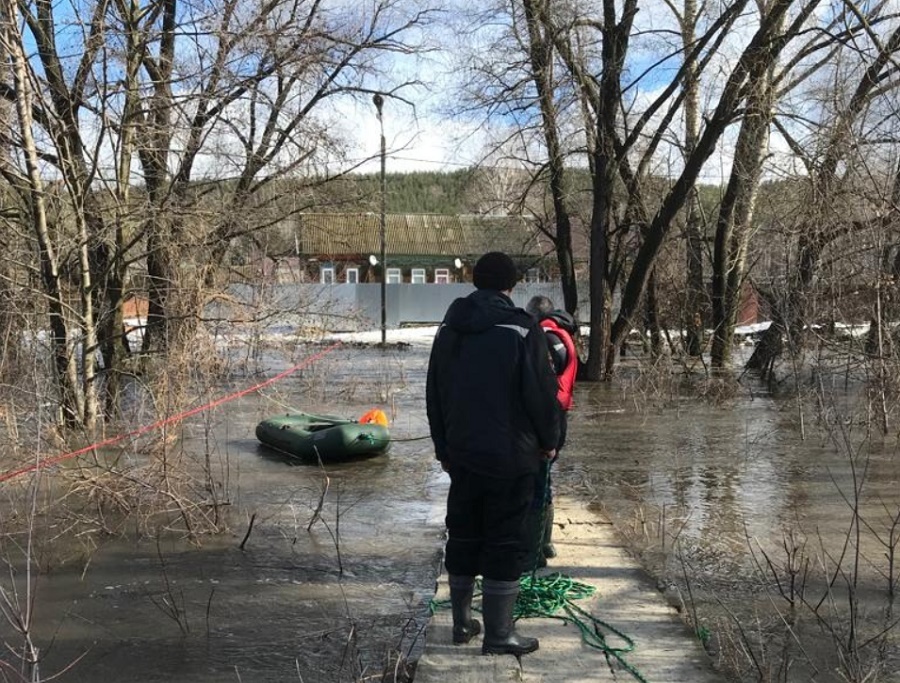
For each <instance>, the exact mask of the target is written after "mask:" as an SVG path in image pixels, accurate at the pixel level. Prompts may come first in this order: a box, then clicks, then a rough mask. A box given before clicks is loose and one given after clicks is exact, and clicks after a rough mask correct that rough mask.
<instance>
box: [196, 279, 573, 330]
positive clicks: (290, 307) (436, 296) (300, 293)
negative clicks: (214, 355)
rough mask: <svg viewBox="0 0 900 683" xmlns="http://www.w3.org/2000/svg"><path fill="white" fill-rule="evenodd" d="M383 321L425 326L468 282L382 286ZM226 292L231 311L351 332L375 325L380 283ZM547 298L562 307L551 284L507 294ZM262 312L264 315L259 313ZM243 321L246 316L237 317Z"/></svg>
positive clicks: (220, 312) (518, 298) (520, 301)
mask: <svg viewBox="0 0 900 683" xmlns="http://www.w3.org/2000/svg"><path fill="white" fill-rule="evenodd" d="M384 289H385V319H386V323H387V327H388V328H391V329H395V328H398V327H402V326H404V325H427V324H436V323H439V322H440V321H441V320H442V319H443V317H444V313H445V312H446V310H447V307H448V306H449V305H450V303H451V302H452V301H453V300H454V299H456V298H458V297H463V296H466V295H468V294H469V293H470V292H472V291H473V290H474V287H473V286H472V285H471V284H446V285H436V284H388V285H385V288H384ZM587 289H588V288H587V283H580V284H579V286H578V291H579V296H581V297H583V298H582V299H581V300H580V305H579V307H578V308H579V317H580V318H581V319H582V321H586V320H587V317H588V315H589V312H590V302H589V301H588V300H587V298H586V295H587ZM229 294H230V296H231V298H232V303H231V304H230V305H229V308H233V307H234V303H235V302H240V303H242V304H243V305H244V307H245V309H246V310H248V311H256V312H260V313H259V318H260V319H263V318H264V317H268V318H269V319H275V318H278V317H281V318H284V316H289V317H290V318H291V319H292V321H291V322H290V323H287V324H291V325H293V324H302V322H301V321H299V320H297V319H296V318H297V316H300V317H301V318H303V319H304V320H305V321H306V324H314V325H317V326H322V327H324V328H325V329H328V330H329V331H332V332H340V331H356V330H362V329H372V328H378V327H380V326H381V285H380V284H334V285H321V284H295V285H287V284H280V285H272V286H266V287H263V286H260V287H254V286H250V285H235V286H233V287H232V288H230V291H229ZM538 294H540V295H543V296H547V297H550V299H552V300H553V302H554V303H555V304H556V305H557V306H559V307H562V306H563V297H562V289H561V287H560V286H559V285H558V284H555V283H528V284H526V283H521V284H519V285H517V286H516V288H515V289H514V290H513V293H512V299H513V301H514V302H515V303H516V305H518V306H522V307H524V306H525V304H526V303H527V302H528V300H529V299H531V297H533V296H535V295H538ZM263 312H268V313H263ZM209 313H210V315H214V316H218V317H227V318H230V319H234V318H235V316H234V312H233V310H232V311H226V310H224V309H223V308H222V306H221V305H220V306H217V307H215V308H213V309H211V310H210V311H209ZM243 317H244V318H245V319H246V318H247V317H248V316H247V315H244V316H243Z"/></svg>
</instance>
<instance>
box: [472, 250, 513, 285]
mask: <svg viewBox="0 0 900 683" xmlns="http://www.w3.org/2000/svg"><path fill="white" fill-rule="evenodd" d="M472 281H473V282H474V283H475V286H476V287H477V288H478V289H496V290H497V291H498V292H505V291H507V290H509V289H512V288H513V287H515V285H516V282H518V281H519V272H518V270H516V264H515V263H513V260H512V259H511V258H510V257H509V256H507V255H506V254H504V253H503V252H502V251H489V252H488V253H487V254H485V255H484V256H482V257H481V258H480V259H478V262H477V263H476V264H475V268H474V269H473V270H472Z"/></svg>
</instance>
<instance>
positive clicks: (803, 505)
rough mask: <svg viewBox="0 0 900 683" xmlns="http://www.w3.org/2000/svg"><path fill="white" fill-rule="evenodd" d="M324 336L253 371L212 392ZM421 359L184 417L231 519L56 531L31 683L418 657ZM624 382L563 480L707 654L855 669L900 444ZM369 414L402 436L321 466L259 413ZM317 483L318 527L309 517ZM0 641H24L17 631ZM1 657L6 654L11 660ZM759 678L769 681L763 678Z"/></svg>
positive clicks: (588, 416)
mask: <svg viewBox="0 0 900 683" xmlns="http://www.w3.org/2000/svg"><path fill="white" fill-rule="evenodd" d="M318 350H321V347H318V348H314V349H303V350H300V351H297V352H296V353H295V356H294V359H293V361H292V360H290V359H286V360H283V361H278V362H275V361H271V362H269V364H268V365H262V366H255V365H254V366H253V367H251V368H250V370H253V371H254V372H249V371H248V372H247V373H246V374H245V375H244V376H238V377H237V378H236V379H235V380H233V386H229V387H227V388H226V387H223V388H222V393H223V394H225V393H228V391H229V390H232V391H233V390H240V389H242V388H244V387H246V386H251V385H253V384H255V383H256V382H258V381H260V379H261V378H264V377H267V376H272V375H273V374H275V373H276V372H278V371H280V370H283V369H284V368H286V367H289V366H290V364H291V363H292V362H296V361H297V360H298V359H300V358H303V357H304V355H306V354H310V353H313V352H315V351H318ZM427 356H428V347H427V345H419V346H416V345H414V346H411V347H408V348H397V347H392V348H391V349H388V350H380V349H378V348H373V347H369V348H366V347H359V346H349V345H345V346H343V347H341V348H339V349H337V350H335V351H333V352H330V353H328V354H327V355H326V356H325V357H323V358H322V359H321V360H318V361H316V362H315V363H314V364H312V365H310V366H309V367H305V368H304V369H302V370H300V371H299V372H297V373H295V374H292V375H291V376H289V377H287V378H286V379H284V380H282V381H280V382H278V383H277V384H274V385H272V386H269V387H266V388H264V389H262V390H261V391H260V392H258V393H254V394H248V395H247V396H244V397H242V398H240V399H238V400H235V401H232V402H229V403H227V404H225V405H222V406H220V407H217V408H215V409H214V410H213V411H211V412H210V413H209V414H205V415H204V416H202V418H192V419H191V421H189V422H188V423H187V424H186V425H185V426H184V428H183V429H181V430H180V432H179V436H180V441H179V443H180V445H181V446H180V447H181V448H183V449H184V452H185V453H186V454H187V455H188V456H189V457H193V458H194V459H195V460H196V462H197V463H203V462H205V461H206V458H207V455H208V454H209V453H210V452H212V453H213V461H214V462H215V465H214V469H215V472H216V476H217V478H218V479H219V480H220V481H222V482H223V487H222V488H223V491H222V494H221V498H222V500H227V501H228V502H229V503H230V504H229V505H228V506H227V508H225V509H223V513H222V514H223V515H224V517H225V518H226V519H227V521H228V530H227V531H225V532H224V533H221V534H218V535H210V536H204V537H202V538H200V539H199V540H195V541H192V540H190V539H187V538H185V537H184V534H183V533H177V532H175V531H173V532H172V533H167V534H160V535H159V537H158V538H156V539H154V538H147V537H146V536H143V537H141V538H140V539H138V538H137V536H136V535H134V534H127V535H126V536H124V537H110V538H104V537H103V536H102V534H97V535H96V536H95V540H93V541H92V544H93V545H98V546H99V548H98V549H97V550H93V545H92V546H91V550H90V552H88V551H86V550H84V549H83V548H82V549H81V550H79V547H80V546H79V542H78V541H77V540H72V539H71V538H70V537H67V536H65V535H64V534H63V533H62V530H60V538H61V539H62V540H60V541H59V544H57V545H54V544H53V543H49V544H47V545H46V549H45V550H44V551H42V552H44V553H46V554H47V558H45V559H46V564H47V565H48V566H49V571H48V572H46V573H44V574H42V575H41V576H40V578H39V579H38V580H37V582H36V588H37V591H36V595H35V600H34V604H35V616H34V640H35V642H36V644H37V645H38V646H39V647H40V648H41V652H42V653H43V655H44V659H43V660H42V663H41V669H40V673H41V675H42V676H43V677H44V678H47V677H49V676H51V675H53V674H56V673H58V672H60V671H65V673H63V675H62V676H61V677H60V679H59V680H63V681H83V682H91V683H93V682H99V681H113V680H114V681H124V682H132V681H133V682H138V681H142V682H143V681H185V682H197V683H200V682H204V683H206V682H211V681H301V680H302V681H306V682H307V683H310V682H316V681H322V682H340V681H359V680H382V678H381V676H380V674H381V672H382V671H384V670H389V669H391V668H392V666H393V664H394V663H395V662H396V657H397V653H400V654H401V655H402V656H405V657H409V658H411V659H413V660H414V659H415V658H416V656H418V653H419V652H420V650H421V647H422V628H423V626H424V624H425V622H426V620H427V605H428V601H429V599H430V598H431V596H432V593H433V590H434V583H435V578H436V575H437V572H438V567H439V563H440V557H441V550H442V534H443V504H444V497H445V495H446V486H447V483H448V480H447V478H446V476H445V475H444V474H443V473H442V472H441V471H440V468H439V466H438V465H437V463H436V462H435V461H434V459H433V452H432V448H431V443H430V441H429V440H428V439H427V438H422V437H424V436H425V435H426V434H427V422H426V419H425V411H424V379H425V371H426V366H427ZM257 370H261V371H262V374H260V375H257V374H255V371H257ZM625 384H626V383H624V382H621V383H620V382H610V383H602V384H581V385H579V386H578V387H577V388H576V405H575V408H574V409H573V412H572V413H571V417H570V425H569V442H568V444H567V446H566V448H565V449H564V451H563V453H562V456H561V458H560V460H559V461H558V463H557V465H556V466H555V474H554V488H555V490H556V491H557V493H558V494H569V495H576V496H581V497H583V498H585V499H586V500H590V501H591V502H592V503H593V504H594V505H595V506H596V507H597V509H598V511H602V512H604V513H605V514H607V515H609V516H610V518H611V519H613V521H614V522H615V524H616V528H617V529H618V530H619V531H620V532H621V534H622V536H623V538H625V539H626V540H627V541H628V543H629V545H630V546H631V547H632V548H633V550H634V552H635V553H636V554H637V555H638V556H639V557H640V558H641V559H642V560H643V561H644V562H645V563H646V565H647V566H648V568H650V570H651V571H652V572H653V573H654V574H655V576H657V577H658V579H659V582H660V585H661V586H662V587H668V588H669V592H670V593H675V594H678V592H679V591H680V594H681V595H682V596H688V595H689V596H690V601H691V602H692V603H693V604H694V605H695V606H696V609H697V615H698V617H697V618H698V619H699V621H700V622H701V624H702V625H703V626H704V627H705V628H706V629H707V630H708V631H709V633H710V634H711V636H710V643H711V648H712V649H713V651H714V656H716V657H719V658H720V659H721V658H723V656H724V655H723V654H722V653H723V652H726V651H729V650H728V647H729V646H731V647H734V648H737V649H740V647H741V638H742V637H741V635H740V630H739V629H738V628H737V627H736V626H735V624H736V620H738V619H739V620H742V621H743V624H744V626H745V628H746V630H747V631H749V634H745V636H744V638H746V642H745V643H744V644H745V645H748V644H749V645H750V646H753V647H756V648H758V653H759V654H760V657H761V658H762V659H763V660H764V662H763V663H762V664H760V663H759V662H757V663H756V664H754V663H752V659H751V658H747V657H744V658H743V659H740V658H737V668H738V669H739V670H741V671H743V673H744V680H773V681H774V680H785V681H794V680H796V681H805V680H816V681H839V680H844V678H841V677H840V673H839V671H838V669H839V662H838V661H837V653H839V652H840V649H841V648H840V645H839V643H840V641H842V640H845V639H846V638H847V634H846V628H845V626H846V623H845V620H844V617H843V616H841V615H842V614H843V609H842V608H843V605H844V604H845V603H846V601H847V594H848V593H853V594H855V595H860V596H861V597H862V599H861V601H860V603H859V604H858V609H857V610H856V612H857V614H862V613H864V614H866V615H867V616H869V617H873V616H874V617H877V619H876V621H878V619H882V618H883V614H884V610H885V609H886V608H887V606H888V600H887V597H886V596H887V595H888V591H887V588H888V583H889V582H890V580H891V577H893V579H894V580H896V576H895V574H896V570H892V569H890V566H889V561H890V558H891V557H892V550H891V548H894V547H896V539H895V538H894V536H896V535H897V534H898V531H897V530H896V529H894V527H892V524H893V521H894V520H895V519H896V517H897V514H898V508H900V488H898V486H897V482H898V479H900V461H898V458H897V457H896V448H895V446H896V444H895V443H893V442H889V441H888V442H886V441H885V440H883V439H882V440H874V439H866V438H862V437H861V436H860V433H861V427H858V426H857V425H856V423H855V418H854V417H852V416H851V417H847V420H846V424H844V423H843V422H842V421H841V419H837V418H835V422H836V423H840V424H839V425H838V426H839V427H840V428H839V429H835V428H831V429H825V428H824V426H823V425H821V424H820V425H816V424H815V421H814V419H812V416H811V415H810V416H809V417H808V423H807V424H806V425H805V431H806V434H805V436H806V438H805V439H804V438H801V435H800V430H799V429H798V415H799V413H798V408H797V405H796V403H794V402H791V401H786V400H782V399H775V398H773V397H771V396H769V395H768V394H765V393H760V392H757V391H756V390H754V391H750V390H749V389H741V388H739V389H738V390H737V391H736V393H734V395H733V396H730V397H729V398H728V399H727V400H724V401H719V402H716V401H702V400H698V399H697V398H695V397H687V396H685V397H680V396H678V395H674V394H666V393H664V394H663V395H659V394H646V395H645V394H641V393H639V392H638V393H635V390H634V387H633V386H632V387H631V389H628V388H626V385H625ZM373 407H380V408H383V409H384V410H385V411H386V412H387V413H388V414H389V416H390V417H391V419H392V427H391V429H392V436H393V437H394V438H395V439H396V442H395V443H394V444H393V446H392V448H391V451H390V452H389V454H387V455H385V456H380V457H376V458H372V459H368V460H361V461H357V462H351V463H343V464H340V465H326V467H325V469H324V471H323V470H322V469H320V468H319V467H318V466H315V465H309V464H299V463H296V462H291V461H290V460H287V459H285V458H284V457H282V456H281V455H279V454H277V453H273V452H271V451H269V450H268V449H266V448H265V447H263V446H261V445H260V444H258V443H257V441H256V439H255V437H254V432H253V428H254V426H255V425H256V423H257V422H258V421H259V420H261V419H263V418H264V417H267V416H270V415H273V414H278V413H282V412H289V411H290V409H295V410H305V411H309V412H319V413H329V414H340V415H347V416H350V417H353V416H359V415H361V414H362V413H363V412H365V411H366V410H368V409H369V408H373ZM832 417H834V415H832ZM829 433H830V434H831V436H829ZM326 477H327V493H326V494H325V496H324V502H323V505H322V511H321V520H319V521H317V522H316V523H315V524H313V525H312V528H311V529H310V530H309V531H307V526H308V525H309V524H310V521H311V520H312V519H313V512H314V511H315V510H316V508H317V507H318V506H319V501H320V498H321V497H322V492H323V488H324V487H325V485H326ZM855 492H858V493H855ZM857 498H858V499H859V500H860V501H861V502H860V504H859V505H858V506H857V507H858V509H859V511H860V514H859V516H858V517H857V518H856V520H857V521H859V520H861V521H860V523H858V524H856V525H854V516H853V505H852V501H853V500H855V499H857ZM251 518H252V520H253V525H252V529H251V530H249V533H248V529H249V527H250V520H251ZM173 526H177V525H173ZM894 526H896V525H894ZM857 529H859V533H856V532H857ZM892 529H894V531H893V534H894V536H892V535H891V534H892V531H891V530H892ZM786 537H788V538H791V539H793V540H792V541H791V543H789V544H785V543H784V539H785V538H786ZM848 539H849V540H848ZM242 542H243V543H244V547H243V549H241V547H240V546H241V544H242ZM785 547H787V548H788V550H787V551H786V550H785ZM857 547H858V548H859V553H857V552H856V550H855V549H856V548H857ZM7 553H9V551H8V550H7ZM763 553H765V554H763ZM787 555H790V556H791V557H792V558H793V559H792V561H793V564H792V565H791V566H796V567H799V569H798V570H797V572H795V580H794V586H795V588H794V593H793V594H792V595H793V596H794V597H795V598H796V600H795V603H796V604H797V605H798V606H797V607H796V609H795V611H794V612H793V613H792V615H791V616H790V617H787V616H785V615H787V614H788V611H789V610H788V608H787V605H786V602H785V600H784V599H783V598H782V597H780V591H779V584H778V582H777V581H776V579H775V577H776V576H778V577H780V579H781V580H782V582H783V583H782V588H784V585H785V583H784V582H785V581H786V579H785V577H786V576H787V575H789V574H790V572H788V571H787V568H786V560H785V557H786V556H787ZM766 557H768V558H769V559H768V560H767V559H766ZM63 560H66V561H65V562H64V561H63ZM838 567H840V568H841V569H842V571H843V573H840V572H838V571H836V569H837V568H838ZM772 568H774V572H773V571H772ZM851 570H852V571H851ZM0 583H2V582H0ZM20 585H21V582H20ZM851 589H852V590H851ZM788 593H790V591H788ZM823 596H825V599H823ZM776 610H778V611H780V612H781V614H782V617H785V618H784V619H780V618H777V617H775V616H773V615H774V614H775V611H776ZM888 618H890V617H888ZM785 621H790V622H791V623H792V624H793V625H794V627H795V630H796V633H798V634H799V635H798V636H797V637H798V639H799V638H800V636H801V635H802V637H803V638H804V639H806V638H809V640H804V641H803V642H804V646H803V647H800V646H799V645H798V646H793V645H790V643H789V647H787V648H786V647H785V645H784V643H785V642H786V641H791V642H793V641H792V640H791V639H792V638H793V636H785V635H784V622H785ZM872 628H875V630H877V627H872ZM872 628H869V629H868V630H867V631H865V632H866V633H870V632H871V631H872ZM860 630H865V629H862V627H861V629H860ZM0 636H2V638H3V640H4V641H6V642H7V643H13V644H15V642H16V636H15V634H13V633H12V631H11V630H10V628H9V627H8V624H6V623H0ZM890 640H891V642H889V643H887V646H886V648H882V650H883V651H884V652H886V653H887V654H885V657H887V660H888V665H887V668H886V670H885V671H886V672H885V673H882V676H881V678H879V679H877V680H881V681H884V680H900V678H897V676H896V674H895V673H894V672H895V670H897V669H898V667H897V666H896V659H892V657H894V654H893V653H895V652H896V638H895V637H894V636H893V634H892V633H891V639H890ZM871 649H872V648H869V651H871ZM864 653H865V650H864ZM779 654H781V655H782V656H783V657H784V658H786V659H789V660H790V666H789V667H788V670H787V673H779V669H778V666H779V665H778V664H777V661H778V655H779ZM0 658H2V659H4V660H5V661H6V662H9V663H10V664H11V665H13V666H15V659H14V657H12V656H11V655H10V654H9V653H5V654H3V655H0ZM722 663H723V664H724V662H722ZM865 664H866V662H860V663H859V665H858V666H859V667H863V666H865ZM766 668H768V669H769V677H768V678H764V677H763V676H762V675H761V674H760V671H761V670H762V669H766ZM2 671H3V669H0V680H2V676H3V673H2ZM8 680H17V679H16V677H15V676H10V677H9V678H8ZM384 680H393V679H391V678H387V679H384ZM860 680H861V679H860Z"/></svg>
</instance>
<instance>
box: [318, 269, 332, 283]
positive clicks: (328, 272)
mask: <svg viewBox="0 0 900 683" xmlns="http://www.w3.org/2000/svg"><path fill="white" fill-rule="evenodd" d="M321 278H322V284H323V285H333V284H334V266H325V267H323V268H322V270H321Z"/></svg>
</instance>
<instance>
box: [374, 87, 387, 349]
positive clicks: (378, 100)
mask: <svg viewBox="0 0 900 683" xmlns="http://www.w3.org/2000/svg"><path fill="white" fill-rule="evenodd" d="M372 102H374V103H375V109H377V110H378V124H379V126H380V128H381V345H382V346H384V345H385V344H386V343H387V308H386V307H385V292H386V287H387V258H386V247H385V211H386V197H387V181H386V179H385V165H386V160H385V159H386V152H385V145H384V119H383V118H382V116H381V108H382V107H383V106H384V97H382V96H381V93H375V94H374V95H373V96H372Z"/></svg>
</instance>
